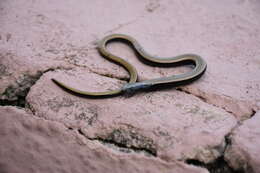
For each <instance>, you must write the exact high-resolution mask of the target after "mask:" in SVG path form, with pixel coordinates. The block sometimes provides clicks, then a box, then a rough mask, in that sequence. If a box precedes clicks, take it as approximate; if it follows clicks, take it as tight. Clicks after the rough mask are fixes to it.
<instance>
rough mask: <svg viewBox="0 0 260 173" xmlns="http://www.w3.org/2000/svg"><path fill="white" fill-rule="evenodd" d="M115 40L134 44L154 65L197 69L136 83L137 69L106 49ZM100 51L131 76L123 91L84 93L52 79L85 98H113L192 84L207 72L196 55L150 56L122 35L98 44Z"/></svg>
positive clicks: (144, 57)
mask: <svg viewBox="0 0 260 173" xmlns="http://www.w3.org/2000/svg"><path fill="white" fill-rule="evenodd" d="M113 40H122V41H127V42H129V43H131V44H132V46H133V47H134V49H135V50H136V52H137V53H138V55H140V57H141V58H143V59H144V60H145V61H148V62H151V63H154V64H161V65H164V64H165V65H167V64H172V65H174V64H176V63H178V64H179V63H184V62H190V63H192V64H194V65H195V68H193V70H192V71H189V72H187V73H183V74H179V75H172V76H168V77H162V78H156V79H150V80H146V81H141V82H136V81H137V71H136V69H135V67H134V66H133V65H131V64H129V63H128V62H127V61H126V60H124V59H122V58H120V57H118V56H115V55H113V54H111V53H110V52H109V51H108V50H107V49H106V44H107V43H108V42H110V41H113ZM98 50H99V52H100V54H101V55H102V56H104V57H106V58H108V59H109V60H111V61H114V62H116V63H118V64H120V65H122V66H123V67H124V68H125V69H126V70H127V71H128V72H129V75H130V79H129V82H128V83H127V84H126V85H125V86H123V87H122V88H121V89H116V90H112V91H104V92H88V91H82V90H78V89H75V88H72V87H69V86H67V85H65V84H64V83H62V82H59V81H58V80H56V79H52V80H53V81H54V82H55V83H56V84H58V85H59V86H61V87H63V88H64V89H67V90H69V91H71V92H73V93H75V94H80V95H85V96H110V95H111V96H112V95H117V94H121V93H123V92H128V91H133V90H139V89H143V88H149V87H152V86H157V85H162V84H176V85H179V84H183V83H188V82H191V81H193V80H195V79H197V78H199V77H200V76H201V75H202V74H203V73H204V72H205V70H206V67H207V65H206V62H205V61H204V60H203V59H202V58H201V57H200V56H198V55H195V54H184V55H179V56H175V57H170V58H160V57H155V56H151V55H149V54H148V53H147V52H145V51H144V49H143V48H142V47H141V46H140V44H138V42H137V41H136V40H135V39H133V38H132V37H130V36H127V35H122V34H112V35H109V36H107V37H105V38H103V39H102V40H101V41H100V42H99V43H98Z"/></svg>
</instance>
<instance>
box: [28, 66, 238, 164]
mask: <svg viewBox="0 0 260 173" xmlns="http://www.w3.org/2000/svg"><path fill="white" fill-rule="evenodd" d="M85 74H86V72H84V71H83V70H81V69H75V70H71V71H66V73H65V72H64V71H61V70H59V71H57V72H48V73H45V74H44V75H43V76H42V77H41V79H40V80H38V81H37V84H35V85H34V86H33V87H32V88H31V91H30V93H29V94H28V96H27V101H28V104H29V105H30V108H31V109H32V110H33V111H34V112H35V115H36V116H38V117H43V118H45V119H48V120H55V121H59V122H63V123H65V124H66V125H67V126H68V127H71V128H76V129H80V130H81V131H82V133H84V135H85V136H87V137H88V138H91V139H102V140H104V141H110V142H113V143H116V144H119V145H123V146H125V147H129V148H131V147H134V148H138V149H144V150H145V151H149V152H150V153H152V154H153V155H157V156H158V157H160V158H162V159H164V160H172V159H177V160H186V159H197V160H200V161H202V162H205V163H209V162H212V161H213V160H215V159H216V158H218V157H220V156H221V155H222V153H223V151H224V148H225V138H224V137H225V136H226V135H227V134H228V133H229V132H230V130H231V129H232V128H233V127H234V126H235V125H236V122H237V121H236V119H235V118H234V116H232V115H231V114H229V113H227V112H225V111H223V110H222V109H220V108H217V107H214V106H211V105H209V104H207V103H205V102H203V101H201V100H200V99H198V98H197V97H194V96H192V95H188V94H185V93H183V92H180V91H177V90H174V89H169V90H166V91H157V92H144V93H137V94H136V95H134V96H132V97H125V96H118V97H114V98H108V99H88V98H79V97H77V96H73V95H71V94H68V93H67V92H65V91H63V90H62V89H60V88H59V87H58V86H57V85H56V84H55V83H53V82H52V81H51V78H55V79H59V80H60V81H63V82H64V83H67V84H68V85H70V86H72V87H76V86H81V87H82V88H79V89H84V88H90V90H91V91H94V90H95V91H100V90H101V89H106V88H104V86H105V87H107V89H111V87H110V86H109V84H110V85H111V84H114V85H117V86H118V87H120V85H122V84H120V81H119V80H116V79H111V78H107V77H102V76H100V75H97V74H93V73H89V75H87V76H86V75H85ZM91 86H92V87H93V86H99V88H95V89H91ZM198 137H199V138H200V140H197V139H198Z"/></svg>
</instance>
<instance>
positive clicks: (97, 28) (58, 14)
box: [0, 0, 260, 120]
mask: <svg viewBox="0 0 260 173" xmlns="http://www.w3.org/2000/svg"><path fill="white" fill-rule="evenodd" d="M20 4H22V5H20ZM122 6H124V8H122ZM259 6H260V5H259V2H258V1H241V0H232V1H230V2H225V3H224V2H219V1H216V2H207V1H203V0H199V1H198V2H196V3H194V4H193V5H191V4H190V2H189V1H178V0H175V1H172V0H166V1H159V0H149V1H141V2H140V1H131V2H127V5H126V4H124V3H123V2H121V1H114V2H113V3H111V2H106V1H102V2H88V1H83V0H81V1H78V2H77V3H74V2H72V1H67V2H63V1H56V2H55V3H53V2H52V3H50V2H49V1H44V2H39V3H32V2H29V1H19V2H18V1H3V2H2V3H1V9H0V13H1V20H0V25H1V28H0V33H1V34H0V50H1V57H6V56H7V55H8V56H9V55H11V57H13V59H12V60H10V62H11V63H12V64H13V63H14V65H11V67H9V66H6V64H5V63H4V64H2V62H1V63H0V64H1V66H0V71H3V74H1V76H4V80H3V81H1V85H0V93H4V91H5V90H6V89H7V88H8V87H10V86H12V85H15V83H16V81H17V80H18V78H19V76H22V75H24V74H29V75H33V74H36V72H37V69H41V70H40V71H45V70H47V69H50V68H51V67H50V64H55V63H56V64H57V63H58V64H60V65H59V67H64V65H62V63H61V62H62V61H63V62H64V61H67V62H69V63H71V64H74V65H77V66H85V67H86V68H90V69H91V70H92V71H95V72H97V73H99V74H104V75H107V76H112V77H117V78H127V77H128V76H127V73H126V72H125V71H123V70H122V69H121V68H120V67H118V66H117V65H114V64H111V63H110V62H107V60H104V59H103V58H101V57H100V56H97V52H96V50H95V49H93V48H95V43H96V40H98V39H101V38H102V37H103V36H104V35H107V34H109V33H114V32H120V33H125V34H129V35H132V36H133V37H135V38H136V39H137V40H138V41H139V42H140V43H141V45H143V46H144V48H145V49H146V50H147V51H148V52H151V53H153V54H157V55H160V56H162V57H163V56H174V55H178V54H183V53H189V52H190V53H197V54H199V55H201V56H202V57H203V58H205V60H206V61H207V63H208V69H207V72H206V74H205V76H204V77H203V78H202V79H201V80H200V82H199V83H197V82H195V83H194V84H193V85H192V86H186V87H182V88H181V89H182V90H184V91H186V92H189V93H191V94H193V95H196V96H198V97H201V98H203V99H204V100H205V101H207V102H208V103H210V104H214V105H216V106H218V107H221V108H223V109H225V110H226V111H228V112H231V113H233V114H234V115H235V116H236V117H237V118H238V119H240V120H244V119H247V118H250V116H251V115H252V114H253V112H254V110H257V109H260V101H259V98H260V92H259V90H260V88H259V83H260V81H259V76H258V74H259V73H260V71H259V59H258V55H259V54H260V52H259V49H258V47H259V46H260V41H259V40H260V38H259V37H260V31H259V28H260V27H259V26H260V22H259V20H255V19H258V18H259V12H258V11H259V10H258V8H259ZM17 9H19V10H17ZM79 14H80V15H79ZM119 14H120V15H119ZM198 19H199V20H198ZM117 48H118V47H117V46H115V47H114V48H113V49H112V50H113V52H115V53H118V54H119V55H121V56H122V57H124V58H126V59H127V60H129V61H130V62H131V63H133V64H134V65H135V66H136V67H137V69H138V71H139V74H140V79H147V78H153V77H158V76H165V75H169V74H171V73H175V72H176V71H178V72H180V71H179V69H177V70H176V69H172V68H168V69H160V68H150V67H149V68H148V67H147V66H144V65H143V64H141V63H140V62H139V61H138V60H137V59H136V58H135V57H134V56H133V54H132V53H130V52H128V51H127V52H125V47H121V48H123V50H120V51H119V50H118V49H117ZM5 61H6V59H5ZM35 62H37V64H38V65H37V66H34V64H35ZM15 64H17V65H18V66H16V65H15ZM46 65H47V66H46ZM21 67H22V68H23V69H24V70H20V68H21ZM55 67H58V66H57V65H56V66H55ZM55 67H54V68H55ZM30 68H33V71H31V70H29V69H30ZM18 69H19V70H18ZM16 70H17V72H16ZM181 71H182V70H181ZM27 72H29V73H27ZM16 73H18V74H19V75H15V74H16Z"/></svg>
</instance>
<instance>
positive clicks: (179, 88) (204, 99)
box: [176, 87, 255, 118]
mask: <svg viewBox="0 0 260 173" xmlns="http://www.w3.org/2000/svg"><path fill="white" fill-rule="evenodd" d="M176 90H178V91H181V92H183V93H186V94H188V95H192V96H194V97H197V98H199V99H200V100H201V101H203V102H205V103H207V104H209V105H212V106H215V107H218V108H221V109H222V110H224V111H226V112H227V113H230V114H232V115H233V116H234V117H235V118H236V115H235V114H234V113H233V112H232V111H230V110H227V109H226V108H225V107H223V106H218V105H216V104H213V103H210V102H209V101H207V99H206V98H205V97H202V96H200V95H196V94H193V93H191V92H189V91H186V90H184V89H182V88H181V87H177V88H176ZM252 111H253V112H255V111H254V109H253V108H252ZM251 117H252V116H251Z"/></svg>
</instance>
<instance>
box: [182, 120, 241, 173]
mask: <svg viewBox="0 0 260 173" xmlns="http://www.w3.org/2000/svg"><path fill="white" fill-rule="evenodd" d="M238 126H239V124H237V125H236V126H235V127H233V128H232V129H231V130H230V132H229V133H228V134H227V135H225V137H224V140H225V146H224V150H223V152H222V153H221V155H220V156H219V157H218V158H216V159H215V160H213V161H212V162H210V163H204V162H202V161H200V160H198V159H186V160H185V163H187V164H189V165H193V166H197V167H202V168H206V169H207V170H208V171H209V172H210V173H245V172H244V171H243V170H234V169H233V168H232V167H230V166H229V165H228V162H227V161H226V160H225V158H224V155H225V152H226V149H227V147H228V146H229V145H231V140H230V135H231V133H232V132H233V130H235V129H236V128H237V127H238Z"/></svg>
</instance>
